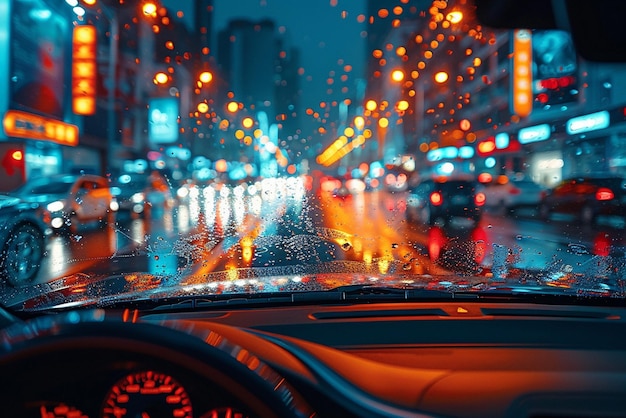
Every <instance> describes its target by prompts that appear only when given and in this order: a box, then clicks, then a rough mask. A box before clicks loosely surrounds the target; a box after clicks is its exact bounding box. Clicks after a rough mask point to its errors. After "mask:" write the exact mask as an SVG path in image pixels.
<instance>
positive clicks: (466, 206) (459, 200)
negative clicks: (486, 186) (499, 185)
mask: <svg viewBox="0 0 626 418" xmlns="http://www.w3.org/2000/svg"><path fill="white" fill-rule="evenodd" d="M406 203H407V205H406V216H407V219H408V220H410V221H414V220H419V221H420V222H424V223H427V224H429V225H435V224H436V223H438V222H443V223H444V224H445V223H448V222H449V221H451V220H452V219H453V218H455V217H460V218H468V219H471V220H473V221H474V222H478V221H479V220H480V218H481V215H482V207H483V206H484V204H485V194H484V193H483V192H482V187H481V186H480V184H479V183H477V182H475V181H473V180H466V179H447V178H440V179H429V180H424V181H422V182H420V183H418V184H417V185H416V186H415V187H413V188H412V189H410V190H409V194H408V197H407V202H406Z"/></svg>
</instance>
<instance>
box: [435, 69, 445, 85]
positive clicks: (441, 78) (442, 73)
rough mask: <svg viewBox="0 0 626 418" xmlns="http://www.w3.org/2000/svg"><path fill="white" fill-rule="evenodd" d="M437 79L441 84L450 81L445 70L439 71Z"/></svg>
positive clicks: (436, 75)
mask: <svg viewBox="0 0 626 418" xmlns="http://www.w3.org/2000/svg"><path fill="white" fill-rule="evenodd" d="M435 81H436V82H437V83H439V84H441V83H445V82H446V81H448V73H446V72H445V71H439V72H438V73H436V74H435Z"/></svg>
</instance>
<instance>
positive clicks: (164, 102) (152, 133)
mask: <svg viewBox="0 0 626 418" xmlns="http://www.w3.org/2000/svg"><path fill="white" fill-rule="evenodd" d="M148 137H149V140H150V143H152V144H171V143H173V142H176V141H178V100H177V99H176V98H174V97H163V98H158V99H152V100H150V105H149V108H148Z"/></svg>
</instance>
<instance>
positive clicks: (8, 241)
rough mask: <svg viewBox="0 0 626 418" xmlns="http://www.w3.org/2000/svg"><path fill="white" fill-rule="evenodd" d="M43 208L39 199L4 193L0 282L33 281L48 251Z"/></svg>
mask: <svg viewBox="0 0 626 418" xmlns="http://www.w3.org/2000/svg"><path fill="white" fill-rule="evenodd" d="M43 217H44V216H43V211H42V210H41V208H40V206H39V205H37V204H36V203H27V202H24V201H22V200H20V199H19V198H16V197H10V196H3V195H0V282H2V281H6V282H8V283H9V284H10V285H12V286H21V285H25V284H28V283H30V282H31V281H32V280H33V279H34V278H35V276H36V275H37V273H38V271H39V268H40V266H41V262H42V260H43V258H44V253H45V249H46V248H45V247H46V245H45V244H46V242H45V228H46V226H45V224H44V223H43Z"/></svg>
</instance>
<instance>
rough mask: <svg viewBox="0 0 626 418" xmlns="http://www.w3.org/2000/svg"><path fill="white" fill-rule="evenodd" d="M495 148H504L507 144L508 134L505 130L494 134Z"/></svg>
mask: <svg viewBox="0 0 626 418" xmlns="http://www.w3.org/2000/svg"><path fill="white" fill-rule="evenodd" d="M495 141H496V148H497V149H505V148H507V147H508V146H509V134H507V133H506V132H500V133H499V134H497V135H496V139H495Z"/></svg>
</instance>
